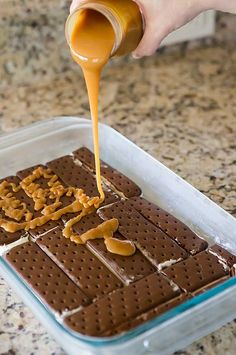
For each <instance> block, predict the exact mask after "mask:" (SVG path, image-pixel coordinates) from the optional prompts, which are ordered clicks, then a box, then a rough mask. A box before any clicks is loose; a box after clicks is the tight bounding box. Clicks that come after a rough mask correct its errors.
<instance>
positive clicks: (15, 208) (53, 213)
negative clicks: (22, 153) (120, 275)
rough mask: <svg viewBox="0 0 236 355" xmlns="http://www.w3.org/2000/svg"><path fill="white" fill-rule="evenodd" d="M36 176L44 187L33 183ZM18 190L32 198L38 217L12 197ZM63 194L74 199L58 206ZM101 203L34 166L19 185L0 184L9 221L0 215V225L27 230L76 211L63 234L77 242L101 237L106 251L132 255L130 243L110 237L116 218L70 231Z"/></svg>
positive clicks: (1, 205)
mask: <svg viewBox="0 0 236 355" xmlns="http://www.w3.org/2000/svg"><path fill="white" fill-rule="evenodd" d="M40 178H43V179H45V180H46V182H47V187H46V188H43V187H42V186H40V184H39V183H37V180H39V179H40ZM20 190H23V191H24V192H25V193H26V195H27V196H28V197H30V198H31V199H32V200H33V202H34V211H35V212H40V215H39V216H37V217H35V216H34V214H33V213H32V212H31V211H29V209H28V208H27V205H26V203H25V202H22V201H20V200H18V199H17V198H16V196H14V194H15V193H17V192H19V191H20ZM63 196H68V197H73V198H74V200H73V202H72V203H71V204H69V205H67V206H65V207H62V202H61V198H62V197H63ZM50 202H51V203H50ZM102 202H103V198H100V197H98V196H95V197H91V198H90V197H89V196H87V195H86V194H85V193H84V191H83V189H80V188H75V187H71V186H69V187H65V186H63V185H62V184H61V182H60V180H59V178H58V176H57V175H55V174H54V173H53V172H52V171H51V169H49V168H44V167H38V168H36V169H35V170H34V171H33V172H32V173H31V174H30V175H29V176H27V177H26V178H25V179H23V180H22V181H21V182H20V183H19V185H16V184H14V183H11V182H8V181H6V180H4V181H3V182H1V183H0V209H1V210H2V211H3V212H4V214H5V217H8V218H10V220H7V219H6V218H0V227H2V228H3V229H4V230H5V231H7V232H10V233H15V232H16V231H19V230H26V231H28V230H30V229H35V228H36V227H39V226H42V225H44V224H46V223H47V222H48V221H50V220H54V221H56V220H59V219H60V218H61V217H62V216H63V215H64V214H67V213H78V215H77V216H76V217H74V218H72V219H70V220H69V221H68V222H67V223H66V225H65V228H64V230H63V235H64V237H66V238H70V240H71V241H73V242H75V243H77V244H85V243H86V242H87V241H88V240H89V239H95V238H104V239H105V245H106V247H107V250H108V251H110V252H111V253H116V254H120V255H127V256H128V255H132V254H134V252H135V247H134V245H133V243H131V242H130V241H122V240H118V239H116V238H113V234H114V232H116V230H117V229H118V220H117V219H115V218H113V219H111V220H108V221H105V222H103V223H101V225H99V226H98V227H97V228H94V229H91V230H90V231H88V232H86V233H84V234H83V235H81V236H79V235H76V234H74V232H73V225H74V224H76V223H78V222H79V221H80V220H81V219H82V218H83V217H84V216H86V215H88V214H90V213H93V212H95V210H96V209H97V208H98V207H99V206H100V204H101V203H102Z"/></svg>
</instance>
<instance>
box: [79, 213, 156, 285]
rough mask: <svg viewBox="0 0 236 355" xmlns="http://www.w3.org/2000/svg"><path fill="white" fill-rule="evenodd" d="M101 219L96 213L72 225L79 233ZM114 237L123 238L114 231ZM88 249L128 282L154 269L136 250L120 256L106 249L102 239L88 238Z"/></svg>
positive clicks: (122, 279)
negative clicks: (131, 253) (129, 254)
mask: <svg viewBox="0 0 236 355" xmlns="http://www.w3.org/2000/svg"><path fill="white" fill-rule="evenodd" d="M102 222H103V220H102V219H101V218H100V217H99V216H98V214H97V213H93V214H90V215H87V216H85V217H84V218H83V219H82V220H81V221H80V222H78V223H77V224H75V225H74V231H75V232H76V233H77V234H78V235H81V234H83V233H86V232H87V231H88V230H90V229H92V228H96V227H97V226H98V225H99V224H101V223H102ZM114 237H115V238H117V239H122V240H124V239H125V238H123V237H122V236H121V235H120V233H115V234H114ZM86 245H87V247H88V248H89V250H90V251H91V252H92V253H94V255H95V256H96V257H97V258H98V259H100V260H101V261H102V262H103V263H104V264H105V265H106V266H107V267H108V268H109V269H110V270H111V271H112V272H113V273H114V274H115V275H116V276H117V277H119V279H121V281H122V282H124V283H125V284H129V283H131V282H134V281H137V280H139V279H140V278H142V277H144V276H147V275H149V274H151V273H153V272H154V271H155V268H154V267H153V266H152V265H151V263H150V262H149V261H148V260H147V259H146V258H145V257H144V256H143V255H142V254H141V253H140V251H138V250H136V252H135V254H134V255H132V256H129V257H128V258H127V257H126V256H121V255H117V254H112V253H110V252H108V251H107V248H106V246H105V244H104V240H103V239H95V240H89V241H88V242H87V243H86Z"/></svg>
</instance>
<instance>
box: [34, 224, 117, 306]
mask: <svg viewBox="0 0 236 355" xmlns="http://www.w3.org/2000/svg"><path fill="white" fill-rule="evenodd" d="M36 243H37V244H38V245H39V247H40V248H41V249H42V250H43V251H44V252H45V253H46V254H47V255H48V256H49V257H50V258H51V259H52V260H53V261H54V262H55V263H56V264H57V265H58V266H59V267H60V268H61V270H63V271H64V273H65V274H66V275H67V276H68V277H69V278H70V279H71V280H73V281H74V283H75V284H76V285H78V286H79V287H80V289H81V290H82V291H83V292H84V293H85V294H86V295H87V296H88V297H89V298H90V299H94V298H97V297H101V296H102V295H105V294H107V293H109V292H111V291H113V290H115V289H117V288H119V287H122V286H123V284H122V283H121V282H120V280H119V279H118V278H117V277H115V275H113V273H112V272H111V271H109V270H108V269H107V268H106V267H105V266H104V265H103V264H102V263H101V262H100V261H99V260H98V259H97V258H96V257H95V256H94V255H93V254H92V253H91V252H90V251H89V250H88V249H87V248H86V247H85V246H84V245H77V244H75V243H73V242H71V241H70V239H66V238H65V237H63V235H62V231H61V229H60V228H56V229H54V230H53V231H50V232H48V233H47V234H45V235H44V236H43V237H41V238H38V239H37V241H36Z"/></svg>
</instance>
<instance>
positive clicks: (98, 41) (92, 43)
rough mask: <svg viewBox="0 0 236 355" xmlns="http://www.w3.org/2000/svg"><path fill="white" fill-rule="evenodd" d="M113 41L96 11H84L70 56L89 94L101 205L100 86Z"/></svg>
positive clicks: (106, 21)
mask: <svg viewBox="0 0 236 355" xmlns="http://www.w3.org/2000/svg"><path fill="white" fill-rule="evenodd" d="M114 41H115V34H114V30H113V28H112V25H111V24H110V22H109V21H108V20H107V18H106V17H105V16H103V15H102V14H100V13H99V12H97V11H94V10H90V9H84V10H81V12H80V14H79V16H78V17H77V21H76V23H75V24H74V27H73V32H72V34H71V48H72V49H71V52H72V56H73V58H74V60H75V61H76V62H77V63H78V64H79V65H80V67H81V68H82V71H83V74H84V78H85V82H86V86H87V90H88V97H89V104H90V111H91V117H92V124H93V142H94V155H95V166H96V180H97V188H98V191H99V194H100V203H101V202H103V201H104V192H103V188H102V183H101V172H100V154H99V136H98V96H99V83H100V77H101V72H102V69H103V67H104V66H105V64H106V63H107V62H108V60H109V58H110V56H111V52H112V48H113V46H114Z"/></svg>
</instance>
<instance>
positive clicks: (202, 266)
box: [163, 251, 229, 292]
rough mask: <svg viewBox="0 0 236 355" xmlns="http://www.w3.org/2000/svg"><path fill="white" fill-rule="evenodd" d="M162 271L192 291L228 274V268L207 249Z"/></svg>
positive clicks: (181, 286) (186, 289) (180, 285)
mask: <svg viewBox="0 0 236 355" xmlns="http://www.w3.org/2000/svg"><path fill="white" fill-rule="evenodd" d="M163 272H164V274H165V275H166V276H167V277H168V278H169V279H171V280H172V281H173V282H175V283H176V284H177V285H178V286H179V287H180V288H181V289H183V290H184V291H187V292H194V291H196V290H199V289H201V288H202V287H204V286H206V285H210V284H211V283H214V282H215V281H217V280H220V279H222V278H224V277H225V276H227V275H229V268H228V267H227V266H226V265H224V264H222V262H220V261H219V259H218V258H217V257H216V256H215V255H213V254H211V253H210V252H209V251H203V252H201V253H199V254H197V255H195V256H192V257H189V258H188V259H186V260H184V261H181V262H179V263H178V264H176V265H173V266H171V267H169V268H167V269H165V270H163Z"/></svg>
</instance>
